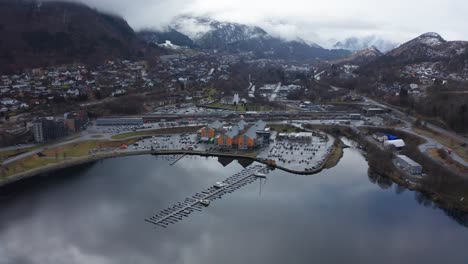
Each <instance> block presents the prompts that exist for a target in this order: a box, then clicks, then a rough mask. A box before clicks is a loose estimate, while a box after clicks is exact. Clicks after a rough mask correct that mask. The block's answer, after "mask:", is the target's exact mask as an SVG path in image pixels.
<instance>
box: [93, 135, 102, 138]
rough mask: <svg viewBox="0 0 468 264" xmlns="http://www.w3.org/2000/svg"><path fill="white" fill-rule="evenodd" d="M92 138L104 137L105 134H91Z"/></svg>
mask: <svg viewBox="0 0 468 264" xmlns="http://www.w3.org/2000/svg"><path fill="white" fill-rule="evenodd" d="M91 137H92V138H103V137H104V136H103V135H93V136H91Z"/></svg>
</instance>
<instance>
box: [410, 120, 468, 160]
mask: <svg viewBox="0 0 468 264" xmlns="http://www.w3.org/2000/svg"><path fill="white" fill-rule="evenodd" d="M414 131H415V132H417V133H419V134H422V135H424V136H427V137H430V138H433V139H434V140H435V141H437V142H439V143H440V144H442V145H444V146H446V147H449V148H451V149H452V151H453V152H455V153H457V154H458V155H459V156H460V157H462V158H463V159H464V160H465V161H468V146H463V145H462V144H463V142H461V141H459V140H456V139H454V138H450V137H447V136H445V135H442V134H439V133H437V132H436V131H433V130H429V129H421V128H414Z"/></svg>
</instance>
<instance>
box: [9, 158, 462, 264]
mask: <svg viewBox="0 0 468 264" xmlns="http://www.w3.org/2000/svg"><path fill="white" fill-rule="evenodd" d="M223 163H224V164H225V165H226V162H223ZM241 169H242V166H241V165H240V164H239V163H238V162H237V161H234V162H232V163H230V164H228V165H226V167H223V165H221V163H219V162H218V160H217V159H216V158H202V157H187V158H183V159H182V160H181V161H180V162H178V163H177V164H176V165H174V166H170V165H169V162H168V161H166V160H163V159H162V158H161V157H159V158H157V157H154V156H134V157H125V158H118V159H111V160H106V161H103V162H97V163H95V164H92V165H87V166H82V167H79V168H74V169H68V170H65V171H62V172H59V173H56V175H52V176H49V177H41V178H36V179H33V180H29V181H27V182H24V183H21V184H18V185H15V186H9V187H8V188H4V189H0V199H1V200H0V204H1V210H0V263H1V264H4V263H47V264H55V263H57V264H62V263H68V264H70V263H87V264H93V263H99V264H101V263H122V264H129V263H152V264H153V263H171V264H172V263H203V264H209V263H216V264H217V263H233V264H238V263H281V264H283V263H307V264H310V263H438V264H439V263H464V264H466V263H468V250H467V248H468V246H467V245H468V228H467V227H465V226H463V225H462V224H461V223H460V222H461V221H463V219H465V220H466V219H467V218H466V217H465V216H463V215H462V216H460V217H459V222H457V221H455V220H454V218H453V217H449V216H448V215H447V214H446V213H445V212H444V211H442V210H440V209H437V208H434V206H433V205H432V204H431V203H430V202H429V201H427V200H425V199H424V197H422V196H421V195H418V194H416V193H414V192H411V191H408V190H405V189H403V188H399V187H398V186H395V185H392V184H391V183H390V182H388V181H387V180H386V179H383V178H379V177H375V176H368V174H369V173H368V166H367V163H366V161H365V160H364V158H363V157H362V156H361V155H360V153H359V152H358V151H357V150H354V149H346V150H345V155H344V158H343V159H342V161H341V162H340V164H339V165H338V166H337V167H335V168H333V169H331V170H327V171H323V172H322V173H320V174H317V175H314V176H297V175H292V174H288V173H285V172H281V171H274V172H272V174H271V175H270V176H269V179H268V180H267V181H264V182H263V183H262V185H261V184H260V181H257V182H255V183H254V184H251V185H248V186H245V187H244V188H242V189H240V190H238V191H237V192H234V193H232V194H229V195H226V196H224V197H223V198H222V199H221V200H216V201H214V202H213V203H211V205H210V206H209V207H208V208H206V209H204V210H203V211H202V212H195V213H193V214H191V215H190V217H189V218H186V219H184V220H183V221H182V222H179V223H178V224H176V225H171V226H170V227H169V228H167V229H162V228H154V227H153V226H152V225H150V224H148V223H146V222H144V221H143V219H144V218H146V217H148V216H150V215H152V214H154V213H156V212H157V211H158V210H160V209H165V208H166V207H168V206H169V205H172V204H173V203H175V202H177V201H179V200H183V198H184V197H186V196H190V195H192V194H194V193H195V192H197V191H201V190H203V189H205V188H206V187H208V186H210V185H212V184H213V183H214V182H216V181H220V180H222V179H224V178H226V177H228V176H230V175H232V174H234V173H235V172H238V171H240V170H241ZM20 190H21V191H20ZM463 217H465V218H463ZM460 219H461V220H460ZM467 222H468V221H467Z"/></svg>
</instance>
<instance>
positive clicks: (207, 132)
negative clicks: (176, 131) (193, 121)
mask: <svg viewBox="0 0 468 264" xmlns="http://www.w3.org/2000/svg"><path fill="white" fill-rule="evenodd" d="M222 128H223V124H222V123H221V122H219V121H214V122H213V123H211V124H209V125H208V126H206V127H203V128H201V129H200V130H199V132H200V137H202V138H214V137H215V136H216V133H217V132H220V131H221V129H222Z"/></svg>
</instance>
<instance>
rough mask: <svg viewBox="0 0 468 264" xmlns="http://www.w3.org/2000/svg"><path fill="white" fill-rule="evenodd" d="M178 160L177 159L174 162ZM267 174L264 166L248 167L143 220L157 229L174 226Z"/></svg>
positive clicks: (266, 168) (267, 170)
mask: <svg viewBox="0 0 468 264" xmlns="http://www.w3.org/2000/svg"><path fill="white" fill-rule="evenodd" d="M178 160H179V159H177V160H176V161H175V162H177V161H178ZM175 162H174V163H175ZM171 165H172V164H171ZM268 172H269V169H268V167H266V166H263V165H254V166H250V167H248V168H246V169H245V170H243V171H241V172H239V173H236V174H234V175H233V176H231V177H229V178H227V179H226V180H224V181H223V182H216V183H215V184H214V185H213V186H211V187H210V188H208V189H206V190H204V191H201V192H198V193H196V194H194V195H192V196H191V197H186V198H185V199H184V200H183V201H182V202H178V203H177V204H176V205H173V206H172V207H169V208H167V209H164V210H162V211H160V212H159V213H157V214H155V215H153V216H151V217H149V218H147V219H145V221H146V222H149V223H151V224H154V225H156V226H159V227H163V228H167V226H168V225H170V224H175V223H177V222H178V221H181V220H182V219H183V218H185V217H188V216H189V214H191V213H192V212H194V211H201V210H202V208H203V207H207V206H209V205H210V203H211V201H213V200H216V199H220V198H221V197H222V196H224V195H225V194H228V193H232V192H234V191H236V190H237V189H239V188H241V187H243V186H245V185H247V184H250V183H253V182H254V181H256V180H257V179H259V178H266V176H267V174H268Z"/></svg>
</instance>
